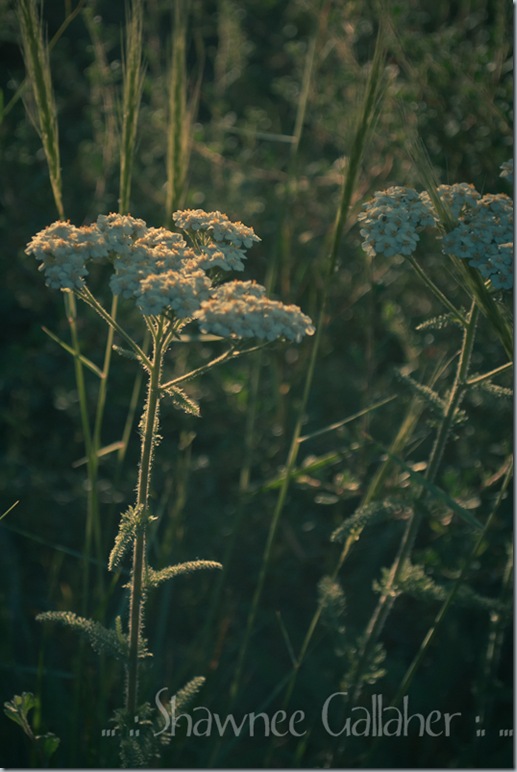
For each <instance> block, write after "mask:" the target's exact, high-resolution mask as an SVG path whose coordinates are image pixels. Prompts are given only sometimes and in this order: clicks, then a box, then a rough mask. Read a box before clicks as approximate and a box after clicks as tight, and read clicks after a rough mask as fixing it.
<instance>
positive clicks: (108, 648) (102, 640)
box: [36, 611, 127, 660]
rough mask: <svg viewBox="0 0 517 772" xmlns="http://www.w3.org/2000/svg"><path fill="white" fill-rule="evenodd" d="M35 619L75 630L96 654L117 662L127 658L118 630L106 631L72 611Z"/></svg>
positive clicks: (51, 612) (125, 644)
mask: <svg viewBox="0 0 517 772" xmlns="http://www.w3.org/2000/svg"><path fill="white" fill-rule="evenodd" d="M36 619H37V620H38V622H57V624H60V625H63V626H64V627H69V628H71V629H72V630H75V631H76V632H78V633H79V634H80V635H83V636H84V637H85V638H87V639H88V641H89V642H90V644H91V646H92V648H93V650H94V651H95V652H97V654H110V655H111V656H113V657H115V658H116V659H119V660H125V658H126V656H127V640H126V639H124V640H121V639H120V629H118V630H108V629H107V628H106V627H104V625H101V624H100V622H95V621H94V620H92V619H85V618H84V617H80V616H78V615H77V614H74V613H73V612H72V611H44V612H42V613H41V614H38V615H37V617H36Z"/></svg>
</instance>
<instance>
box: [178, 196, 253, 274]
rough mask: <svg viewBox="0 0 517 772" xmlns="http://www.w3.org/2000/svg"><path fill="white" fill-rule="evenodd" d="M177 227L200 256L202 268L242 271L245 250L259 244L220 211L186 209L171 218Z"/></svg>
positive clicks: (242, 227) (250, 231)
mask: <svg viewBox="0 0 517 772" xmlns="http://www.w3.org/2000/svg"><path fill="white" fill-rule="evenodd" d="M172 218H173V220H174V222H175V223H176V227H178V228H180V229H181V230H183V231H185V232H186V233H187V234H188V235H189V237H190V239H191V241H192V242H193V244H194V245H195V246H196V247H197V248H198V249H199V250H200V252H201V253H202V255H203V268H204V269H205V270H208V269H210V268H216V267H217V268H222V269H223V271H243V270H244V262H243V261H244V260H245V259H246V251H245V250H246V249H249V247H251V246H253V243H254V242H255V241H260V239H259V237H258V236H256V235H255V232H254V230H253V228H249V227H248V226H247V225H243V224H242V223H241V222H231V221H230V220H229V219H228V217H227V216H226V215H225V214H222V213H221V212H218V211H216V212H205V211H203V209H185V210H183V211H179V212H174V214H173V215H172Z"/></svg>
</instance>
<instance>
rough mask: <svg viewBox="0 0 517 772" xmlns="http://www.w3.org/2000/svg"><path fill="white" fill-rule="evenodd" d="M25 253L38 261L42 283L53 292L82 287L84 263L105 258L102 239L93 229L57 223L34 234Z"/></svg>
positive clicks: (61, 222) (85, 272) (105, 250)
mask: <svg viewBox="0 0 517 772" xmlns="http://www.w3.org/2000/svg"><path fill="white" fill-rule="evenodd" d="M25 252H26V254H32V255H34V257H35V258H36V260H40V261H41V265H40V266H39V269H40V270H42V271H44V273H45V282H46V284H47V285H48V286H49V287H52V288H54V289H67V290H74V289H80V288H81V287H82V286H83V285H84V278H85V276H87V275H88V271H87V269H86V263H87V261H88V260H100V259H103V258H105V257H106V256H107V254H108V250H107V247H106V244H105V242H104V239H103V237H102V235H101V234H99V232H98V231H97V230H96V228H95V227H94V226H92V227H87V226H85V227H83V228H77V227H76V226H75V225H71V224H70V223H69V222H63V221H60V220H58V221H57V222H54V223H52V225H49V226H48V227H46V228H44V229H43V230H42V231H40V232H39V233H37V234H36V235H35V236H34V237H33V238H32V239H31V241H30V242H29V243H28V244H27V248H26V250H25Z"/></svg>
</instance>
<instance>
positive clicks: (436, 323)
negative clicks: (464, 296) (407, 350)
mask: <svg viewBox="0 0 517 772" xmlns="http://www.w3.org/2000/svg"><path fill="white" fill-rule="evenodd" d="M451 325H453V326H454V327H460V328H463V325H462V324H461V322H460V321H459V319H458V318H457V317H455V316H453V315H452V314H440V315H439V316H435V317H433V318H432V319H427V320H426V321H425V322H422V323H421V324H419V325H418V326H417V327H416V330H417V331H418V332H421V331H422V330H444V329H446V328H447V327H450V326H451Z"/></svg>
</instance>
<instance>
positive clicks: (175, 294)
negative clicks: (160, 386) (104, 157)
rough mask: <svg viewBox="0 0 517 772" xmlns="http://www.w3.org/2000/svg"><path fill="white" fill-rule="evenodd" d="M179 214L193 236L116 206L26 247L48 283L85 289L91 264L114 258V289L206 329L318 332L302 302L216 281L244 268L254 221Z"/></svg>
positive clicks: (48, 231) (252, 333) (148, 310)
mask: <svg viewBox="0 0 517 772" xmlns="http://www.w3.org/2000/svg"><path fill="white" fill-rule="evenodd" d="M173 219H174V221H175V223H176V226H177V227H178V228H180V229H181V230H183V231H184V232H185V234H186V236H187V238H188V239H189V242H190V243H187V241H186V240H185V239H184V238H183V236H182V235H181V234H179V233H173V232H171V231H169V230H167V229H166V228H152V227H147V225H146V223H145V222H144V221H143V220H139V219H136V218H134V217H131V216H130V215H119V214H109V215H99V217H98V218H97V222H96V223H95V224H93V225H89V226H82V227H76V226H75V225H72V224H71V223H69V222H62V221H58V222H55V223H53V224H52V225H49V226H48V227H47V228H45V229H44V230H42V231H40V232H39V233H37V234H36V235H35V236H34V237H33V238H32V240H31V241H30V242H29V244H28V245H27V249H26V252H27V254H32V255H34V257H35V258H36V259H37V260H39V261H40V262H41V265H40V270H42V271H43V272H44V274H45V279H46V283H47V285H48V286H49V287H53V288H56V289H62V290H69V291H73V292H76V293H78V294H79V295H80V294H81V291H83V290H84V289H85V287H86V283H85V280H86V277H87V276H88V265H89V264H90V263H96V262H100V261H109V262H110V263H111V264H112V265H113V269H114V270H113V274H112V276H111V279H110V287H111V290H112V292H113V294H114V295H120V296H122V297H124V298H132V299H133V300H134V301H135V302H136V305H137V307H138V308H139V309H140V311H141V313H142V314H143V315H144V316H153V317H158V316H160V315H161V314H167V315H169V316H171V317H172V318H174V319H178V320H185V321H189V320H191V319H196V320H197V321H198V323H199V325H200V327H201V329H202V330H203V331H204V332H210V333H213V334H215V335H220V336H222V337H237V338H248V337H253V338H259V339H262V340H274V339H276V338H287V339H289V340H296V341H299V340H301V338H302V336H303V335H312V334H313V332H314V327H313V326H312V323H311V320H310V319H309V317H308V316H306V315H305V314H303V313H302V312H301V310H300V309H299V308H298V306H294V305H284V304H283V303H280V302H278V301H274V300H270V299H269V298H267V297H266V294H265V292H266V291H265V288H264V287H262V286H261V285H259V284H256V283H254V282H249V281H231V282H228V283H226V284H221V283H220V282H219V283H218V282H217V277H220V275H221V271H223V272H227V271H232V270H233V271H242V270H243V269H244V261H245V260H246V250H247V249H248V248H249V247H251V246H252V245H253V243H254V242H257V241H260V239H259V237H258V236H256V235H255V233H254V231H253V229H252V228H249V227H247V226H246V225H243V224H242V223H240V222H231V221H230V220H229V219H228V217H227V216H226V215H225V214H222V213H221V212H204V211H203V210H201V209H187V210H184V211H179V212H175V213H174V214H173ZM216 269H219V270H216Z"/></svg>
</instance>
